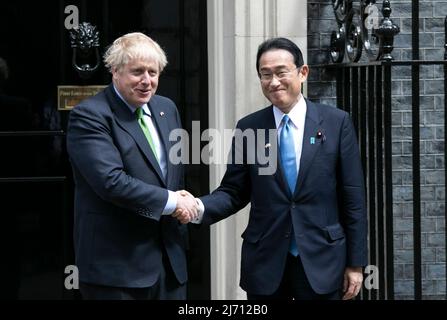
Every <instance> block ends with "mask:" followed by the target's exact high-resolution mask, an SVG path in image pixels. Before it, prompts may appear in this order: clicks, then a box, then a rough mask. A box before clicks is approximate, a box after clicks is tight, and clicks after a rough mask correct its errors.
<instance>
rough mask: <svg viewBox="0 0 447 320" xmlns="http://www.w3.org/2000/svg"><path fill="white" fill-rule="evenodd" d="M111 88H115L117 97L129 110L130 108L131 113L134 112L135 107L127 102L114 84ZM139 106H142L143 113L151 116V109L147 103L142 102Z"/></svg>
mask: <svg viewBox="0 0 447 320" xmlns="http://www.w3.org/2000/svg"><path fill="white" fill-rule="evenodd" d="M113 89H114V90H115V92H116V94H117V96H118V97H119V98H120V99H121V100H122V101H123V102H124V103H125V104H126V106H127V107H128V108H129V110H130V111H131V112H132V113H134V112H135V110H136V109H137V108H135V107H133V106H131V105H130V104H129V103H127V101H126V100H125V99H124V98H123V96H122V95H121V93H120V92H119V91H118V89H117V88H116V87H115V84H113ZM141 107H142V108H143V111H144V113H145V114H147V115H148V116H149V117H151V116H152V114H151V110H150V109H149V107H148V106H147V103H145V104H143V105H142V106H141Z"/></svg>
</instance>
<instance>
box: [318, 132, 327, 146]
mask: <svg viewBox="0 0 447 320" xmlns="http://www.w3.org/2000/svg"><path fill="white" fill-rule="evenodd" d="M317 139H321V143H323V142H325V141H326V136H325V135H324V134H323V132H321V130H318V132H317Z"/></svg>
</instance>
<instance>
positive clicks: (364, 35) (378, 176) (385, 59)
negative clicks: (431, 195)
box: [312, 0, 447, 300]
mask: <svg viewBox="0 0 447 320" xmlns="http://www.w3.org/2000/svg"><path fill="white" fill-rule="evenodd" d="M332 2H333V5H334V11H335V17H336V20H337V24H338V29H337V31H334V32H333V34H332V38H331V50H330V53H331V59H332V61H333V64H329V65H316V66H312V68H320V69H326V70H328V71H329V73H331V70H332V71H334V69H335V71H336V72H332V74H334V77H335V80H336V96H337V105H338V106H340V107H342V108H343V109H344V110H346V111H347V112H349V113H350V115H351V117H352V120H353V123H354V126H355V128H356V132H357V137H358V141H359V146H360V153H361V159H362V164H363V168H364V172H365V181H366V187H367V204H368V218H369V230H368V231H369V261H370V264H371V265H374V266H376V267H378V270H379V286H378V289H377V290H374V289H373V290H366V289H365V288H364V289H363V290H362V293H361V295H360V299H365V300H376V299H389V300H391V299H394V298H395V270H394V268H395V265H394V263H395V261H394V259H395V255H394V251H395V250H394V230H393V223H394V219H393V163H392V160H393V158H392V155H393V154H392V152H393V150H392V143H393V142H394V140H393V136H392V125H393V123H392V110H393V105H392V85H393V82H392V80H393V79H395V78H398V77H399V74H398V70H399V69H398V68H402V67H408V68H411V101H412V102H411V118H412V124H411V126H412V128H411V131H412V133H411V145H412V168H411V173H412V189H413V190H412V191H413V192H412V194H413V196H412V200H411V202H412V205H413V215H412V224H413V226H412V227H413V261H412V263H413V267H414V274H413V279H414V293H413V295H414V299H416V300H419V299H422V298H423V287H422V283H423V279H424V276H423V269H422V266H423V261H422V249H423V245H422V242H423V239H422V229H421V226H422V219H423V215H422V213H421V207H422V201H421V160H420V159H421V130H420V129H421V123H420V111H421V96H420V89H421V88H420V87H421V85H420V81H421V79H420V69H421V66H438V67H439V66H441V67H442V66H443V67H444V79H443V81H444V86H443V89H444V90H443V92H439V94H443V95H444V133H445V132H447V131H446V130H447V100H446V99H445V97H446V95H447V83H446V79H447V18H446V20H445V28H446V40H445V43H446V44H445V50H446V51H445V56H444V59H445V60H435V61H422V60H420V58H419V1H412V14H413V16H412V53H413V57H412V60H410V61H395V60H393V57H392V55H391V53H392V50H393V41H394V36H395V35H396V34H397V33H398V32H399V28H398V27H397V26H396V25H394V23H393V22H392V20H391V18H390V14H391V4H390V1H389V0H385V1H383V5H382V10H381V12H382V17H381V18H380V20H379V24H378V25H376V26H373V27H372V28H370V29H369V28H367V26H368V24H367V23H366V22H367V21H368V19H372V17H371V14H374V13H376V12H377V11H374V10H372V9H369V8H371V7H372V6H376V1H359V3H355V1H352V0H333V1H332ZM362 52H364V53H366V54H365V55H364V56H362ZM359 61H360V62H359ZM443 153H444V167H445V160H446V159H447V142H445V139H444V150H443ZM444 173H445V180H444V184H445V181H447V170H445V169H444ZM444 198H446V196H445V191H444ZM445 207H447V200H445ZM445 207H444V208H445ZM444 219H445V220H444V221H445V226H446V229H447V216H446V215H445V212H444ZM445 246H447V233H446V236H445V244H444V248H445ZM446 260H447V255H446ZM446 274H447V264H446Z"/></svg>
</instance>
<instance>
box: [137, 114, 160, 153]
mask: <svg viewBox="0 0 447 320" xmlns="http://www.w3.org/2000/svg"><path fill="white" fill-rule="evenodd" d="M143 116H144V110H143V108H142V107H141V108H138V109H137V119H138V123H139V124H140V127H141V129H142V130H143V132H144V135H145V136H146V139H147V141H148V142H149V145H150V146H151V149H152V152H153V153H154V155H155V158H156V159H157V161H158V156H157V152H156V151H155V146H154V141H152V136H151V132H150V131H149V128H148V126H147V125H146V122H145V121H144V119H143Z"/></svg>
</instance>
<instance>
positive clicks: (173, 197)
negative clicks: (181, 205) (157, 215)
mask: <svg viewBox="0 0 447 320" xmlns="http://www.w3.org/2000/svg"><path fill="white" fill-rule="evenodd" d="M168 194H169V197H168V201H167V202H166V206H165V208H164V210H163V212H162V215H164V216H169V215H171V214H172V213H173V212H174V211H175V208H177V193H175V192H174V191H171V190H168Z"/></svg>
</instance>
